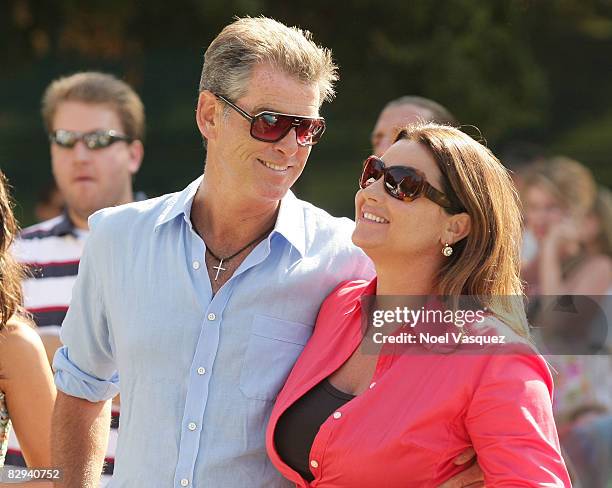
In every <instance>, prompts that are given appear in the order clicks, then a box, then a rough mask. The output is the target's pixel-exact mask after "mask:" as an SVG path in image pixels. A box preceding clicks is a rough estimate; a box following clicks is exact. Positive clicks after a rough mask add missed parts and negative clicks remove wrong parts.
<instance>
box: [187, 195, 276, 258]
mask: <svg viewBox="0 0 612 488" xmlns="http://www.w3.org/2000/svg"><path fill="white" fill-rule="evenodd" d="M279 208H280V201H271V202H263V203H262V202H250V201H244V200H240V199H231V198H221V197H219V198H217V197H215V196H214V195H210V194H209V193H208V192H207V189H206V187H205V185H204V184H202V185H201V186H200V188H199V189H198V191H197V193H196V196H195V197H194V200H193V204H192V207H191V221H192V223H193V225H194V227H195V229H196V230H197V232H198V233H199V234H200V236H201V237H202V238H203V239H204V240H205V242H206V245H207V246H211V247H212V248H214V249H217V250H220V251H223V250H227V249H233V248H235V247H240V244H244V243H246V242H248V241H250V240H252V239H253V238H255V237H257V236H258V235H260V234H261V233H263V232H264V231H265V230H266V229H269V228H270V227H272V226H273V225H274V223H275V222H276V218H277V215H278V209H279Z"/></svg>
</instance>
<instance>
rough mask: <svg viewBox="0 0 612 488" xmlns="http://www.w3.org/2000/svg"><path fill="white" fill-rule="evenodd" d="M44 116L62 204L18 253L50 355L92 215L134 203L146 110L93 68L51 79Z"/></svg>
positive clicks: (30, 232)
mask: <svg viewBox="0 0 612 488" xmlns="http://www.w3.org/2000/svg"><path fill="white" fill-rule="evenodd" d="M42 118H43V121H44V125H45V128H46V130H47V133H48V134H49V144H50V152H51V168H52V171H53V176H54V178H55V182H56V184H57V187H58V188H59V190H60V193H61V195H62V196H63V198H64V204H65V208H64V212H63V213H62V214H61V215H60V216H58V217H55V218H53V219H50V220H47V221H45V222H42V223H40V224H36V225H33V226H31V227H28V228H26V229H24V230H23V232H22V233H21V235H20V236H19V238H18V239H17V241H16V243H15V247H14V252H15V255H16V256H17V257H18V259H19V260H20V262H21V263H23V264H24V265H26V266H27V267H28V268H29V270H30V272H29V273H28V275H27V277H26V279H25V280H24V282H23V293H24V302H25V307H26V309H27V310H28V312H30V313H31V314H32V316H33V317H34V321H35V322H36V324H37V326H38V332H39V334H40V335H41V337H42V339H43V342H44V344H45V348H46V350H47V354H48V356H49V357H50V358H52V357H53V355H54V354H55V351H56V350H57V348H58V347H59V346H60V345H61V344H60V341H59V330H60V326H61V324H62V321H63V320H64V317H65V316H66V311H67V310H68V305H69V304H70V301H71V297H72V288H73V286H74V283H75V280H76V277H77V272H78V269H79V263H80V260H81V255H82V253H83V248H84V246H85V242H86V240H87V238H88V236H89V227H88V223H87V219H88V218H89V216H90V215H91V214H93V213H94V212H96V211H97V210H100V209H102V208H105V207H113V206H115V205H121V204H124V203H129V202H132V201H133V200H134V193H133V190H132V180H133V177H134V175H135V174H136V173H137V172H138V170H139V168H140V165H141V163H142V158H143V155H144V149H143V142H142V141H143V139H144V132H145V114H144V106H143V104H142V101H141V100H140V97H139V96H138V95H137V94H136V92H135V91H134V90H133V89H132V88H131V87H130V86H129V85H128V84H127V83H125V82H123V81H121V80H119V79H118V78H116V77H115V76H113V75H110V74H106V73H99V72H93V71H90V72H82V73H76V74H73V75H71V76H66V77H61V78H59V79H57V80H54V81H53V82H52V83H51V84H50V85H49V86H48V87H47V89H46V91H45V93H44V96H43V99H42ZM117 408H118V407H117V402H115V405H114V410H113V426H114V427H115V428H114V429H113V431H112V437H111V440H110V442H109V450H108V452H107V456H106V458H107V461H108V462H107V464H106V465H105V472H106V473H108V474H110V473H112V470H113V462H112V461H113V458H114V445H115V442H116V427H117V422H118V410H117ZM13 462H14V463H19V460H18V459H13Z"/></svg>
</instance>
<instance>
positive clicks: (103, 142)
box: [83, 132, 113, 149]
mask: <svg viewBox="0 0 612 488" xmlns="http://www.w3.org/2000/svg"><path fill="white" fill-rule="evenodd" d="M83 140H84V141H85V145H86V146H87V147H88V148H89V149H101V148H104V147H107V146H109V145H110V144H111V143H112V140H113V139H112V137H111V135H110V134H109V133H108V132H92V133H89V134H85V135H84V136H83Z"/></svg>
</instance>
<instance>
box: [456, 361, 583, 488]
mask: <svg viewBox="0 0 612 488" xmlns="http://www.w3.org/2000/svg"><path fill="white" fill-rule="evenodd" d="M483 360H488V363H487V365H486V366H485V368H484V370H483V373H482V377H481V378H480V382H479V384H478V386H477V387H476V391H475V393H474V397H473V399H472V402H471V403H470V405H469V406H468V412H467V416H466V427H467V429H468V432H469V434H470V437H471V439H472V442H473V444H474V449H475V450H476V453H477V456H478V463H479V464H480V466H481V468H482V470H483V471H484V475H485V484H486V486H495V487H510V486H511V487H514V488H517V487H524V486H529V487H534V486H537V487H544V486H546V487H570V486H571V483H570V479H569V475H568V473H567V469H566V467H565V463H564V461H563V458H562V457H561V450H560V448H559V440H558V436H557V430H556V427H555V423H554V419H553V414H552V406H551V401H552V378H551V375H550V372H549V370H548V367H547V366H546V363H545V362H544V360H543V359H542V357H540V356H538V355H535V354H519V355H516V354H515V355H501V354H499V355H492V356H489V357H488V358H486V359H485V358H484V357H483Z"/></svg>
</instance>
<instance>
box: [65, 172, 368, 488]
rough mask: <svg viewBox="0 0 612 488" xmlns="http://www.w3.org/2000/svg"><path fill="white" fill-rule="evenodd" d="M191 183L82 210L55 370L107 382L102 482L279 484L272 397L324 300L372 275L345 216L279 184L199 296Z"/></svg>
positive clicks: (97, 384) (204, 278) (69, 389)
mask: <svg viewBox="0 0 612 488" xmlns="http://www.w3.org/2000/svg"><path fill="white" fill-rule="evenodd" d="M200 182H201V177H200V178H199V179H198V180H196V181H194V182H193V183H191V184H190V185H189V186H188V187H187V188H186V189H185V190H183V191H182V192H180V193H174V194H170V195H165V196H162V197H159V198H155V199H151V200H146V201H144V202H137V203H133V204H128V205H123V206H120V207H115V208H110V209H104V210H101V211H99V212H97V213H96V214H94V215H93V216H92V217H91V218H90V222H89V225H90V228H91V235H90V237H89V239H88V242H87V245H86V248H85V252H84V255H83V258H82V260H81V264H80V269H79V276H78V279H77V282H76V285H75V288H74V291H73V297H72V302H71V305H70V309H69V311H68V315H67V316H66V320H65V321H64V323H63V325H62V333H61V337H62V341H63V343H64V347H62V348H61V349H60V350H59V351H58V352H57V354H56V355H55V359H54V368H55V370H56V373H55V381H56V384H57V387H58V388H59V389H60V390H61V391H63V392H65V393H67V394H69V395H73V396H76V397H80V398H85V399H87V400H89V401H92V402H98V401H102V400H108V399H110V398H112V397H113V396H114V395H115V394H116V393H118V392H119V391H121V420H120V429H119V441H118V446H117V451H116V459H115V472H114V475H113V479H112V480H111V482H110V484H109V485H108V486H109V487H111V488H126V487H129V488H133V487H135V486H150V487H153V486H154V487H171V486H172V487H176V488H182V487H184V486H195V487H198V486H207V487H223V488H231V487H236V488H244V487H247V486H248V487H250V488H252V487H262V488H263V487H266V488H274V487H287V486H290V483H289V482H287V481H286V480H284V479H283V478H282V477H281V476H280V474H279V473H278V472H277V471H276V470H275V469H274V467H273V466H272V464H271V463H270V462H269V460H268V458H267V456H266V450H265V445H264V435H265V429H266V423H267V421H268V418H269V416H270V412H271V410H272V406H273V402H274V399H275V398H276V395H277V393H278V392H279V390H280V388H281V387H282V385H283V383H284V381H285V379H286V378H287V376H288V374H289V372H290V370H291V368H292V366H293V364H294V362H295V360H296V359H297V357H298V355H299V354H300V352H301V351H302V349H303V348H304V345H305V344H306V341H308V338H309V337H310V335H311V332H312V328H313V325H314V323H315V319H316V316H317V312H318V310H319V306H320V305H321V303H322V302H323V300H324V298H325V297H326V296H327V295H328V294H329V293H330V292H331V290H332V289H333V288H334V287H335V286H336V285H337V284H338V283H339V282H341V281H343V280H347V279H355V278H366V279H368V278H370V277H372V276H373V273H374V270H373V267H372V264H371V262H370V261H369V260H368V259H367V257H366V256H365V255H364V254H363V253H362V252H361V251H360V250H359V249H357V248H356V247H354V246H353V245H352V243H351V239H350V237H351V233H352V230H353V228H354V223H353V222H352V221H351V220H349V219H346V218H344V219H339V218H334V217H331V216H330V215H328V214H327V213H326V212H324V211H323V210H320V209H318V208H316V207H314V206H313V205H311V204H309V203H306V202H303V201H301V200H299V199H297V198H296V197H295V196H294V195H293V194H292V193H288V194H287V195H286V197H285V198H284V199H283V200H282V202H281V206H280V211H279V216H278V220H277V223H276V226H275V228H274V230H273V231H272V233H271V234H270V235H269V237H268V238H266V239H264V240H263V241H262V242H261V243H259V244H258V245H257V246H256V247H255V248H254V249H253V250H252V251H251V253H250V254H249V255H248V256H247V258H246V259H245V260H244V261H243V262H242V264H241V265H240V267H239V268H238V269H237V270H236V272H235V273H234V275H233V276H232V278H231V279H230V280H229V281H228V282H227V283H226V284H225V285H224V286H223V287H222V288H221V289H220V290H219V291H218V292H217V294H216V295H214V296H213V295H212V290H211V285H210V280H209V278H208V274H207V271H206V264H205V262H204V253H205V251H206V247H205V244H204V242H203V240H202V239H201V238H200V237H199V236H198V234H197V233H196V232H195V231H194V229H193V227H192V224H191V220H190V212H191V204H192V201H193V198H194V195H195V193H196V191H197V189H198V187H199V185H200ZM236 222H239V219H238V218H236ZM119 378H121V387H119Z"/></svg>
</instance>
